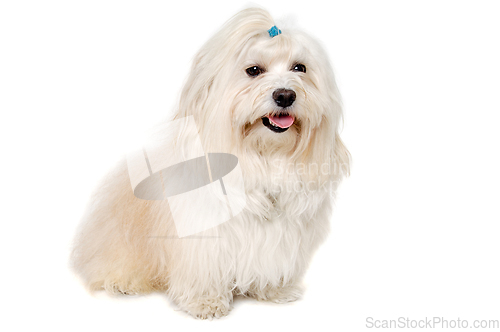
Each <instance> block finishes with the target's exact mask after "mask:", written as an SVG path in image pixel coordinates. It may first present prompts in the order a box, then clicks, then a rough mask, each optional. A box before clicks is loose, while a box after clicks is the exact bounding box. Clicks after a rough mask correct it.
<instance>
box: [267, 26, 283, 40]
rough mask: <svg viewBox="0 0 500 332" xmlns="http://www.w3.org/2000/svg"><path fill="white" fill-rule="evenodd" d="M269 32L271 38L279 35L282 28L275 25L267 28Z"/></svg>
mask: <svg viewBox="0 0 500 332" xmlns="http://www.w3.org/2000/svg"><path fill="white" fill-rule="evenodd" d="M267 32H269V36H271V38H272V37H276V36H277V35H279V34H280V33H281V30H280V29H278V28H277V27H276V25H275V26H273V27H272V28H271V29H269V30H267Z"/></svg>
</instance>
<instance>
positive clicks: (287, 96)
mask: <svg viewBox="0 0 500 332" xmlns="http://www.w3.org/2000/svg"><path fill="white" fill-rule="evenodd" d="M295 97H297V95H296V94H295V92H294V91H293V90H288V89H278V90H276V91H274V92H273V99H274V101H275V102H276V105H278V106H279V107H283V108H285V107H288V106H291V105H292V104H293V102H294V101H295Z"/></svg>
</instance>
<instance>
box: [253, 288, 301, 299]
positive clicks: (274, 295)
mask: <svg viewBox="0 0 500 332" xmlns="http://www.w3.org/2000/svg"><path fill="white" fill-rule="evenodd" d="M302 292H303V289H302V287H301V286H298V285H285V286H280V287H271V286H268V287H266V288H264V289H259V290H254V291H253V292H251V293H250V296H252V297H254V298H256V299H257V300H259V301H271V302H274V303H288V302H293V301H296V300H298V299H300V298H301V297H302Z"/></svg>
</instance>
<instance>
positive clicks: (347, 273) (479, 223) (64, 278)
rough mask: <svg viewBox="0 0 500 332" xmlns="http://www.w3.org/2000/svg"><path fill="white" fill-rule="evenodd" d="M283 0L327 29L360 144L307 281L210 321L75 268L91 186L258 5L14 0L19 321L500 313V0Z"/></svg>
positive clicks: (284, 325) (250, 320)
mask: <svg viewBox="0 0 500 332" xmlns="http://www.w3.org/2000/svg"><path fill="white" fill-rule="evenodd" d="M328 3H329V4H328V5H326V2H324V1H312V0H307V1H306V0H304V1H280V0H275V1H267V2H261V3H260V5H262V6H264V7H265V8H267V9H268V10H269V11H270V12H271V14H272V15H273V16H274V17H276V18H280V17H286V16H288V17H289V16H292V21H294V20H296V21H297V25H298V26H300V27H302V28H303V29H304V30H306V31H307V32H309V33H310V34H312V35H314V36H315V37H316V38H317V39H319V40H320V41H322V43H323V45H324V46H325V48H326V49H327V51H328V53H329V54H330V57H331V59H332V63H333V66H334V68H335V71H336V74H337V80H338V84H339V87H340V90H341V93H342V95H343V99H344V104H345V127H344V130H343V133H342V136H343V138H344V140H345V143H346V145H347V147H348V148H349V149H350V151H351V153H352V156H353V168H352V176H351V177H350V178H349V179H348V180H346V181H345V182H344V183H343V185H342V186H341V188H340V191H339V199H338V202H337V208H336V210H335V213H334V216H333V219H332V233H331V235H330V237H329V239H328V242H327V243H326V244H325V245H323V246H322V248H321V249H320V251H319V252H318V254H317V255H316V256H315V259H314V262H313V264H312V266H311V268H310V270H309V272H308V275H307V279H306V281H307V284H308V289H307V292H306V293H305V296H304V298H303V299H302V300H301V301H298V302H296V303H293V304H289V305H273V304H267V303H261V302H257V301H253V300H238V301H236V303H235V306H234V309H233V310H232V311H231V313H230V315H229V316H228V317H226V318H224V319H221V320H217V321H212V322H206V321H198V320H194V319H192V318H190V317H189V316H187V315H186V314H185V313H183V312H180V311H176V310H177V309H176V307H175V305H173V304H172V303H171V302H170V301H169V300H168V299H167V298H166V297H165V296H164V295H162V294H153V295H149V296H139V297H123V296H122V297H110V296H108V295H106V294H98V295H96V296H91V295H89V294H88V293H87V292H86V291H85V290H84V288H83V287H82V285H81V284H80V281H79V280H78V279H77V278H76V277H75V276H74V275H73V274H72V273H71V272H70V271H69V269H68V265H69V264H68V254H69V248H70V245H71V241H72V238H73V235H74V233H75V229H76V227H77V225H78V223H79V219H80V217H81V215H82V212H83V210H84V207H85V205H86V203H87V200H88V197H89V195H90V192H91V191H92V189H93V188H94V187H95V185H96V184H97V181H98V180H99V178H100V177H102V176H103V174H105V172H106V171H107V170H108V169H109V168H110V167H111V166H112V165H113V163H114V162H115V161H116V160H118V158H120V156H121V155H122V153H123V152H124V150H125V147H126V146H127V145H128V144H130V143H131V138H132V137H133V135H132V133H134V132H135V131H136V130H137V129H141V128H143V127H145V126H148V125H150V124H152V123H154V122H156V121H157V120H159V119H162V118H164V117H165V116H166V114H167V112H169V111H171V110H172V109H173V107H174V105H175V102H176V100H177V98H178V93H179V91H180V89H181V87H182V83H183V81H184V79H185V77H186V75H187V73H188V70H189V64H190V61H191V59H192V58H193V56H194V54H195V53H196V51H197V50H198V49H199V47H200V46H201V45H202V44H203V43H204V42H205V41H206V40H207V39H208V38H209V37H210V36H211V35H212V34H213V33H214V32H215V31H216V30H217V29H218V28H219V27H220V26H221V25H222V24H223V23H224V22H225V21H226V20H227V19H228V18H229V17H231V16H232V15H233V14H235V13H236V12H237V11H238V10H240V9H243V8H244V7H245V6H247V5H248V3H239V2H237V1H199V2H193V1H186V2H183V3H181V1H177V2H176V3H175V4H174V3H173V2H167V1H106V0H100V1H89V0H87V1H32V2H27V1H21V0H20V1H2V3H1V4H0V49H1V51H0V103H1V105H0V107H1V118H0V119H1V120H0V135H1V137H0V142H1V143H0V144H1V155H2V160H1V165H0V167H1V171H2V172H1V175H0V177H1V179H2V182H1V191H0V192H1V194H0V195H2V199H1V202H2V206H1V209H0V214H1V217H0V218H1V219H0V221H1V224H0V225H1V226H0V227H1V235H2V236H1V241H0V246H1V251H0V253H1V271H2V272H1V279H2V280H1V285H2V288H3V289H2V292H1V294H2V295H1V296H0V298H1V301H2V303H3V304H4V305H6V306H7V308H5V307H4V309H3V314H2V316H3V317H4V318H3V319H2V320H0V326H2V330H6V329H5V328H6V327H8V329H7V330H25V331H28V330H30V331H32V330H39V329H42V328H46V329H50V330H53V331H67V330H74V331H85V330H93V331H180V330H183V331H194V330H197V331H199V330H203V331H205V330H207V331H211V330H229V329H232V330H244V331H267V330H275V331H279V330H282V331H292V330H301V331H304V330H305V331H309V330H331V331H361V330H365V324H366V321H365V320H366V318H367V317H374V319H380V320H382V319H397V318H398V317H409V318H411V319H423V318H425V317H433V316H439V317H444V318H445V319H448V320H452V319H457V318H458V317H460V318H461V319H469V320H471V321H472V320H473V319H500V300H499V299H500V264H499V263H500V262H499V254H500V241H499V233H500V227H499V222H500V212H499V199H500V194H499V185H500V176H499V168H500V157H499V142H500V133H499V132H500V131H499V130H498V127H499V125H500V115H499V113H500V61H499V59H500V42H499V41H500V19H499V17H500V3H499V2H496V1H468V2H465V1H411V2H410V1H329V2H328Z"/></svg>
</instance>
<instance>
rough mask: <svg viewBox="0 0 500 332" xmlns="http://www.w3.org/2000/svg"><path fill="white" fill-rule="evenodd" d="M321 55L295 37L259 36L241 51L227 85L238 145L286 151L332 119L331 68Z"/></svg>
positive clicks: (296, 35) (307, 42)
mask: <svg viewBox="0 0 500 332" xmlns="http://www.w3.org/2000/svg"><path fill="white" fill-rule="evenodd" d="M320 54H321V53H320V52H318V51H317V45H315V44H314V43H312V42H310V41H308V40H307V37H305V36H304V35H302V34H300V33H295V34H294V35H292V34H286V33H284V34H281V35H278V36H276V37H274V38H270V37H269V36H266V35H259V36H257V37H254V38H253V39H251V40H249V41H248V42H247V43H246V44H245V45H244V47H243V48H242V50H241V52H240V53H239V56H238V57H237V59H236V65H235V66H233V67H232V70H233V71H234V76H233V81H232V82H231V83H230V84H229V85H228V91H229V94H233V95H234V99H233V100H234V101H233V105H232V114H231V117H232V121H233V127H234V128H237V129H238V130H239V131H240V132H241V135H242V139H243V140H247V141H251V142H252V143H256V144H257V145H258V146H259V147H260V148H264V149H268V150H269V149H270V150H273V151H281V152H286V151H291V150H292V149H294V148H295V147H296V146H297V144H298V143H299V140H300V139H301V138H304V139H307V138H310V135H309V134H311V132H312V131H314V129H315V128H319V126H320V124H321V122H322V121H331V120H332V119H333V118H334V117H337V115H336V114H334V113H335V108H334V107H333V104H334V103H335V102H338V101H337V100H336V99H335V90H334V88H333V87H332V86H331V85H330V84H328V83H329V77H327V76H328V75H329V74H330V68H329V66H328V63H324V60H323V59H324V58H323V57H321V56H320ZM329 89H330V90H329Z"/></svg>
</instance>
